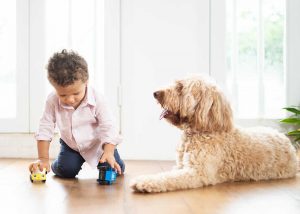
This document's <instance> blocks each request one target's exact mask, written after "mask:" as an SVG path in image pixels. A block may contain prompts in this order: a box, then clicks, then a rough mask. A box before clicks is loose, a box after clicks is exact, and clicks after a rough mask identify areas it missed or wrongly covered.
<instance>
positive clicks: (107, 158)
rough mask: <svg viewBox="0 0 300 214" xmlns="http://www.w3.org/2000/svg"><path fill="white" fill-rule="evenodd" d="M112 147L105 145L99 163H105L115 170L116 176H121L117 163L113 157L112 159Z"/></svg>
mask: <svg viewBox="0 0 300 214" xmlns="http://www.w3.org/2000/svg"><path fill="white" fill-rule="evenodd" d="M114 148H115V147H114V145H112V144H106V145H105V146H104V153H103V155H102V157H101V158H100V160H99V162H100V163H104V162H107V163H108V164H109V165H110V166H111V167H112V168H113V169H115V170H117V172H118V174H120V175H121V174H122V171H121V167H120V165H119V164H118V163H117V161H116V159H115V157H114Z"/></svg>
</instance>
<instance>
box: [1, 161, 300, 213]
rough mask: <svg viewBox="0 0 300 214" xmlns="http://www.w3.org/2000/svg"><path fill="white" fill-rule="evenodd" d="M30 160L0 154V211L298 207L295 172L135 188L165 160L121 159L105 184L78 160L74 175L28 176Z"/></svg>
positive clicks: (299, 183)
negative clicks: (174, 187)
mask: <svg viewBox="0 0 300 214" xmlns="http://www.w3.org/2000/svg"><path fill="white" fill-rule="evenodd" d="M30 161H31V160H25V159H23V160H22V159H0V201H1V207H0V209H1V210H0V213H56V214H59V213H75V214H76V213H89V214H93V213H113V214H115V213H116V214H118V213H124V214H125V213H126V214H131V213H132V214H135V213H137V214H139V213H142V214H147V213H151V214H153V213H172V214H176V213H184V214H185V213H187V214H189V213H203V214H214V213H216V214H219V213H222V214H237V213H243V214H247V213H272V214H276V213H289V214H296V213H297V214H298V213H300V174H299V173H298V175H297V177H296V178H293V179H286V180H273V181H262V182H237V183H226V184H220V185H216V186H209V187H205V188H200V189H193V190H187V191H176V192H170V193H162V194H138V193H134V192H132V190H131V189H130V187H129V183H130V180H131V179H132V178H134V177H135V176H137V175H140V174H150V173H157V172H162V171H167V170H170V169H171V168H172V165H173V164H174V162H171V161H126V173H125V175H124V176H121V177H118V178H117V182H116V183H115V184H113V185H110V186H102V185H99V184H98V183H97V182H96V179H97V175H98V170H97V169H91V168H90V167H89V166H87V165H84V167H83V170H82V171H81V172H80V173H79V175H78V178H77V179H60V178H57V177H55V176H53V174H52V173H49V174H48V175H47V182H46V183H34V184H32V183H31V182H30V180H29V172H28V171H27V167H28V164H29V163H30Z"/></svg>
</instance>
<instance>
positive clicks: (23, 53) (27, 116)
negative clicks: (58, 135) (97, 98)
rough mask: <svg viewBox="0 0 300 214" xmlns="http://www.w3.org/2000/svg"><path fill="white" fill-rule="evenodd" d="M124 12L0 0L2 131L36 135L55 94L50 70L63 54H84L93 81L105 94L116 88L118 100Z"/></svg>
mask: <svg viewBox="0 0 300 214" xmlns="http://www.w3.org/2000/svg"><path fill="white" fill-rule="evenodd" d="M119 9H120V2H119V0H110V1H98V0H78V1H70V0H44V1H37V0H36V1H29V0H12V1H2V0H0V46H1V49H0V66H1V71H0V96H1V99H2V101H3V102H2V103H1V105H0V122H1V123H0V132H27V133H28V132H35V131H36V129H37V126H38V123H39V118H40V117H41V115H42V112H43V109H44V104H45V99H46V97H47V94H48V93H49V92H50V90H52V88H51V86H50V85H49V83H48V81H47V78H46V69H45V65H46V64H47V60H48V59H49V57H50V56H51V55H52V54H53V53H54V52H57V51H61V50H62V49H72V50H74V51H76V52H78V53H79V54H80V55H82V56H83V57H84V58H85V59H86V60H87V63H88V66H89V73H90V79H89V82H90V83H91V84H92V85H94V86H95V88H96V89H97V90H98V91H101V92H103V93H104V92H106V91H105V90H106V87H111V86H112V85H113V86H114V87H115V88H116V89H115V91H113V92H110V93H113V96H108V97H112V98H113V99H115V98H116V91H117V87H116V85H117V83H118V80H119V79H118V77H117V78H116V75H115V76H114V73H117V72H118V71H119V67H118V66H117V65H118V63H119V52H118V51H116V50H119V46H118V44H119V40H120V38H119V37H118V36H119V34H118V32H119V31H118V30H116V29H119V28H120V26H119V13H120V11H119ZM105 11H109V12H105ZM116 14H117V15H116ZM104 17H105V19H104ZM105 23H106V24H105ZM104 32H105V33H104ZM104 37H106V38H105V39H106V42H105V43H104ZM104 44H105V45H104ZM105 53H106V55H105ZM104 58H105V60H106V61H105V62H106V64H105V63H104ZM112 64H113V66H114V67H113V66H112ZM105 72H106V74H107V75H104V73H105ZM118 75H119V74H118ZM112 79H114V80H112ZM115 80H117V81H115ZM104 83H105V84H104ZM115 100H116V99H115ZM115 100H113V102H116V101H115ZM113 105H115V106H117V104H115V103H113Z"/></svg>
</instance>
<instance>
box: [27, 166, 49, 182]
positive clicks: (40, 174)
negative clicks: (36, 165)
mask: <svg viewBox="0 0 300 214" xmlns="http://www.w3.org/2000/svg"><path fill="white" fill-rule="evenodd" d="M46 174H47V171H46V168H44V169H43V171H40V170H39V169H37V170H36V171H34V172H31V175H30V181H31V182H32V183H33V182H38V181H42V182H44V183H45V182H46Z"/></svg>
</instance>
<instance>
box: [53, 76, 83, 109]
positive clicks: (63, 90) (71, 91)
mask: <svg viewBox="0 0 300 214" xmlns="http://www.w3.org/2000/svg"><path fill="white" fill-rule="evenodd" d="M52 85H53V87H54V88H55V90H56V94H57V96H58V97H59V100H60V102H61V103H63V104H65V105H68V106H72V107H73V108H74V109H76V108H77V107H78V106H79V105H80V103H81V101H82V100H83V98H84V96H85V91H86V86H87V82H85V83H83V82H82V81H81V80H77V81H75V82H74V83H73V84H71V85H67V86H64V87H62V86H59V85H57V84H55V83H52Z"/></svg>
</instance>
